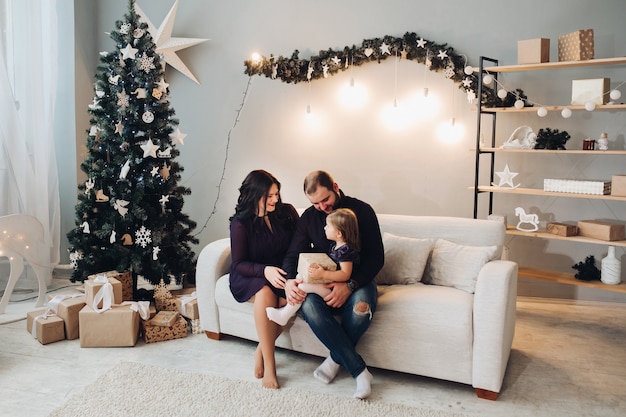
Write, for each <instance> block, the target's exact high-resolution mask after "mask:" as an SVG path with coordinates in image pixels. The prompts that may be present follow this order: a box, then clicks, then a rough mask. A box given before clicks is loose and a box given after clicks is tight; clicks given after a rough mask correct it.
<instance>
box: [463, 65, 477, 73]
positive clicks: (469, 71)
mask: <svg viewBox="0 0 626 417" xmlns="http://www.w3.org/2000/svg"><path fill="white" fill-rule="evenodd" d="M463 72H465V74H466V75H471V74H472V73H473V72H474V68H473V67H472V66H471V65H468V66H466V67H465V68H464V69H463Z"/></svg>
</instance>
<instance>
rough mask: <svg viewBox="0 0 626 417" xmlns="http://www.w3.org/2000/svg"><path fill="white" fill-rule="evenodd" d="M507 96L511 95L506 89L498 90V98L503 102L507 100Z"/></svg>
mask: <svg viewBox="0 0 626 417" xmlns="http://www.w3.org/2000/svg"><path fill="white" fill-rule="evenodd" d="M507 94H509V93H508V91H506V90H505V89H504V88H501V89H499V90H498V97H500V98H501V99H502V100H504V99H505V98H506V95H507Z"/></svg>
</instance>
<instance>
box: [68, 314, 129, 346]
mask: <svg viewBox="0 0 626 417" xmlns="http://www.w3.org/2000/svg"><path fill="white" fill-rule="evenodd" d="M78 320H79V326H80V347H123V346H135V344H136V343H137V338H138V337H139V313H138V312H136V311H134V310H132V309H131V306H130V305H114V306H112V307H111V308H110V309H109V310H106V311H104V312H102V313H97V312H96V311H94V310H93V309H92V308H91V307H89V305H86V306H85V307H83V309H82V310H80V312H79V313H78Z"/></svg>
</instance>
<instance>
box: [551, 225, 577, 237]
mask: <svg viewBox="0 0 626 417" xmlns="http://www.w3.org/2000/svg"><path fill="white" fill-rule="evenodd" d="M546 231H547V232H548V233H552V234H553V235H557V236H565V237H568V236H576V235H577V234H578V227H576V225H573V224H566V223H548V224H547V225H546Z"/></svg>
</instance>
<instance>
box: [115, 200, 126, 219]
mask: <svg viewBox="0 0 626 417" xmlns="http://www.w3.org/2000/svg"><path fill="white" fill-rule="evenodd" d="M128 204H130V202H129V201H126V200H120V199H117V200H115V202H114V203H113V208H114V209H115V210H117V212H118V213H119V214H120V215H121V216H122V217H124V216H126V213H128V207H127V206H128Z"/></svg>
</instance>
